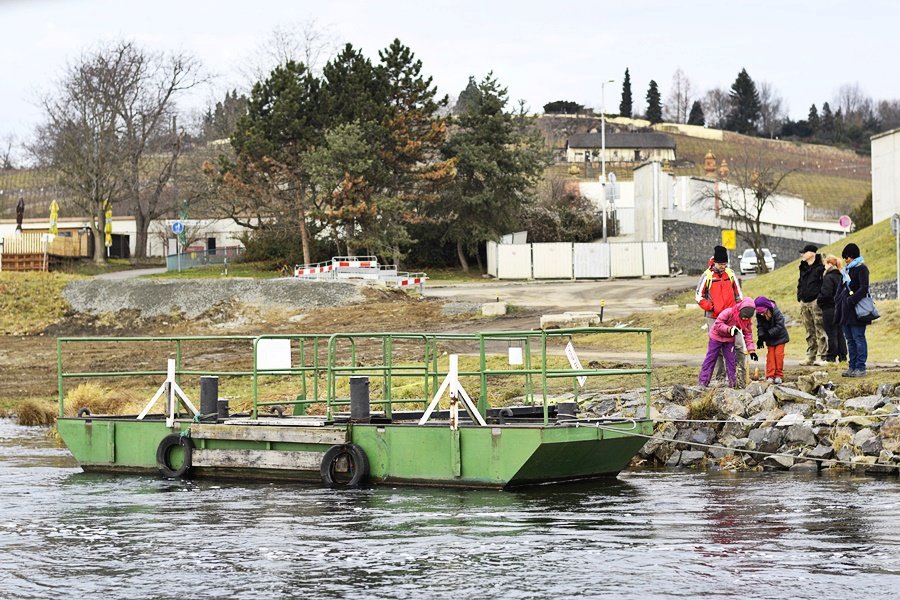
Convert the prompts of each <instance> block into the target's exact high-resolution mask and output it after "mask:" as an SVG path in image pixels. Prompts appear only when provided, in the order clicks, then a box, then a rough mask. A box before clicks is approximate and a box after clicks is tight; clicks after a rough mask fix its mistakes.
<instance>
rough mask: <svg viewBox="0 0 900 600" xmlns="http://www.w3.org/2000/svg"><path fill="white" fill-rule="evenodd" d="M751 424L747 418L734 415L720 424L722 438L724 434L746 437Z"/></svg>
mask: <svg viewBox="0 0 900 600" xmlns="http://www.w3.org/2000/svg"><path fill="white" fill-rule="evenodd" d="M751 426H752V423H751V422H750V421H748V420H747V419H742V418H740V417H736V418H734V419H732V420H730V421H728V422H727V423H725V424H724V425H722V438H725V437H726V436H732V437H736V438H742V437H747V434H748V433H749V432H750V427H751Z"/></svg>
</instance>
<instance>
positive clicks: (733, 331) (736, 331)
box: [731, 325, 740, 336]
mask: <svg viewBox="0 0 900 600" xmlns="http://www.w3.org/2000/svg"><path fill="white" fill-rule="evenodd" d="M738 331H740V329H738V328H737V327H735V326H734V325H732V326H731V335H732V336H735V335H737V334H738Z"/></svg>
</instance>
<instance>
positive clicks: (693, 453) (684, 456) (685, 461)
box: [680, 450, 706, 467]
mask: <svg viewBox="0 0 900 600" xmlns="http://www.w3.org/2000/svg"><path fill="white" fill-rule="evenodd" d="M704 460H706V453H705V452H701V451H700V450H684V451H682V453H681V462H680V466H682V467H694V466H698V465H701V464H702V463H703V461H704Z"/></svg>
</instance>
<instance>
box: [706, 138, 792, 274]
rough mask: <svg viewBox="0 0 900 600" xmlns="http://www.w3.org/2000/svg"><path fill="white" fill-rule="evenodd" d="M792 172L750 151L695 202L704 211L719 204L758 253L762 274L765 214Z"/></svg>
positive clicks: (739, 233)
mask: <svg viewBox="0 0 900 600" xmlns="http://www.w3.org/2000/svg"><path fill="white" fill-rule="evenodd" d="M792 172H793V170H789V171H781V170H778V169H776V168H775V167H773V166H772V165H771V163H769V162H767V161H765V160H763V158H762V156H761V155H760V154H753V153H752V151H750V150H748V151H746V152H745V153H744V154H743V155H742V156H740V157H739V158H737V159H732V162H731V166H730V169H729V170H728V171H727V172H725V173H722V179H721V180H720V181H719V182H718V184H717V185H715V186H712V185H710V186H708V187H705V188H703V189H702V190H701V192H700V194H699V195H698V196H697V197H696V198H695V199H694V201H693V203H694V204H695V205H699V206H703V207H708V206H709V205H710V204H711V203H713V202H715V203H716V206H718V208H719V214H720V215H721V216H722V217H724V218H726V219H730V220H731V221H732V222H733V223H734V227H735V229H737V231H738V235H740V237H741V239H743V240H744V241H745V242H746V243H747V244H748V245H749V246H750V247H751V248H753V250H754V251H755V252H756V264H757V265H759V269H760V272H762V273H765V272H766V271H767V268H766V262H765V260H764V257H763V251H762V249H763V247H764V246H765V245H766V244H765V236H764V235H763V233H762V214H763V211H765V210H766V209H767V208H769V207H774V206H775V203H776V201H777V194H778V190H779V189H780V188H781V186H782V184H783V183H784V180H785V178H787V177H788V175H790V174H791V173H792Z"/></svg>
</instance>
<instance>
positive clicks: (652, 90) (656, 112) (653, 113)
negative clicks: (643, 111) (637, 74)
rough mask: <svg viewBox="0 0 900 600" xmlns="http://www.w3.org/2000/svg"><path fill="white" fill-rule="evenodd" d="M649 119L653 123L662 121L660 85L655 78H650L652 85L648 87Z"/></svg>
mask: <svg viewBox="0 0 900 600" xmlns="http://www.w3.org/2000/svg"><path fill="white" fill-rule="evenodd" d="M647 120H648V121H650V124H651V125H653V124H655V123H660V122H662V100H661V99H660V96H659V87H658V86H657V85H656V81H654V80H653V79H651V80H650V87H649V88H648V89H647Z"/></svg>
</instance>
